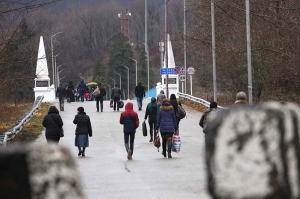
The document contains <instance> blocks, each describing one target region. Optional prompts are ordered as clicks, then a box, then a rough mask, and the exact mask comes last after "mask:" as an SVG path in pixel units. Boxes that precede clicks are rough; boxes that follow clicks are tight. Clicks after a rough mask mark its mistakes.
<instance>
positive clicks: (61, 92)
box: [56, 84, 66, 111]
mask: <svg viewBox="0 0 300 199" xmlns="http://www.w3.org/2000/svg"><path fill="white" fill-rule="evenodd" d="M65 95H66V88H65V87H64V85H63V84H60V85H59V87H57V90H56V97H58V99H59V108H60V111H64V101H65Z"/></svg>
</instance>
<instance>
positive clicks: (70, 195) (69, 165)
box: [0, 145, 84, 199]
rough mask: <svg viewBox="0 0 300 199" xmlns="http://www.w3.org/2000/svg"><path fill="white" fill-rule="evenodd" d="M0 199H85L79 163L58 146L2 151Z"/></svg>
mask: <svg viewBox="0 0 300 199" xmlns="http://www.w3.org/2000/svg"><path fill="white" fill-rule="evenodd" d="M0 168H1V169H0V185H1V186H0V198H13V199H41V198H43V199H84V194H83V189H82V186H81V181H80V178H79V176H78V172H77V171H76V168H75V162H74V160H73V158H72V157H71V155H70V153H69V151H68V150H66V149H65V148H62V147H58V146H56V145H27V146H9V147H6V148H3V149H1V150H0Z"/></svg>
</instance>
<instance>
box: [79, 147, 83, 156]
mask: <svg viewBox="0 0 300 199" xmlns="http://www.w3.org/2000/svg"><path fill="white" fill-rule="evenodd" d="M81 153H82V151H81V148H80V147H78V156H81Z"/></svg>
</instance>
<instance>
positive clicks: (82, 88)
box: [77, 80, 86, 102]
mask: <svg viewBox="0 0 300 199" xmlns="http://www.w3.org/2000/svg"><path fill="white" fill-rule="evenodd" d="M77 89H78V90H79V95H80V99H81V102H84V93H85V90H86V85H85V83H84V81H83V80H81V81H80V83H79V85H78V87H77Z"/></svg>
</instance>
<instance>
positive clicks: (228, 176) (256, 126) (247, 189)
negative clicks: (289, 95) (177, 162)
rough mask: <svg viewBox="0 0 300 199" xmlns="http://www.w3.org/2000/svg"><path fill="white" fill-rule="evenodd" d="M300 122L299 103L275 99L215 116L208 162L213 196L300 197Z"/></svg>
mask: <svg viewBox="0 0 300 199" xmlns="http://www.w3.org/2000/svg"><path fill="white" fill-rule="evenodd" d="M299 124H300V109H299V107H297V106H296V105H293V104H286V105H281V104H279V103H277V102H270V103H265V104H262V105H259V106H256V107H254V108H253V107H246V108H241V107H239V108H238V107H232V108H230V109H228V110H222V111H220V112H217V114H215V115H212V116H211V117H210V121H209V128H208V138H209V139H208V143H207V146H206V163H207V167H208V170H207V172H208V173H207V175H208V188H209V192H210V194H211V195H212V196H213V198H217V199H223V198H224V199H225V198H231V199H235V198H238V199H246V198H255V199H266V198H275V199H276V198H278V199H281V198H300V140H299V135H300V128H299Z"/></svg>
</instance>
